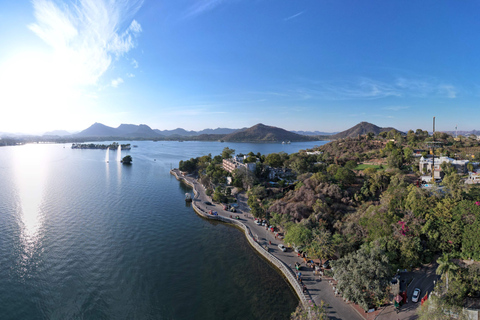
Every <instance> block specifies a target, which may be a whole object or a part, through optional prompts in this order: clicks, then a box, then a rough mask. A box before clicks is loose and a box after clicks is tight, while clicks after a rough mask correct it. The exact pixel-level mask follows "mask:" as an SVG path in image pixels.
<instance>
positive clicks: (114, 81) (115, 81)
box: [112, 77, 123, 88]
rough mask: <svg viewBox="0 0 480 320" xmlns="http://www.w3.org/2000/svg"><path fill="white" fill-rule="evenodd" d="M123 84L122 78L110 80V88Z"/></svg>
mask: <svg viewBox="0 0 480 320" xmlns="http://www.w3.org/2000/svg"><path fill="white" fill-rule="evenodd" d="M121 83H123V79H122V78H120V77H119V78H117V79H114V80H112V87H114V88H116V87H118V85H119V84H121Z"/></svg>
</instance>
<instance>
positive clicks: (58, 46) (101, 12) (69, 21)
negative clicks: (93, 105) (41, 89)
mask: <svg viewBox="0 0 480 320" xmlns="http://www.w3.org/2000/svg"><path fill="white" fill-rule="evenodd" d="M32 3H33V7H34V15H35V18H36V20H37V21H36V22H35V23H33V24H31V25H29V26H28V27H29V28H30V30H32V31H33V32H34V33H35V34H36V35H38V36H39V37H40V38H41V39H42V40H43V41H45V43H47V44H48V45H50V46H51V47H52V48H53V49H54V52H55V54H56V55H57V56H58V63H60V64H63V65H64V67H65V68H67V70H68V71H69V72H70V73H71V74H73V75H75V77H76V81H77V82H78V83H79V84H95V83H97V81H98V79H99V77H101V76H102V75H103V74H104V73H105V71H106V70H108V68H109V67H110V65H111V63H112V59H113V58H114V57H120V56H122V55H123V54H125V53H127V52H129V51H130V50H131V49H132V48H134V47H135V38H136V37H137V36H138V34H139V33H140V32H141V31H142V27H141V26H140V24H139V23H138V22H137V21H136V20H131V18H132V16H133V14H135V13H136V11H137V10H138V9H139V8H140V6H141V5H142V3H143V1H142V0H131V1H128V0H117V1H115V0H110V1H109V0H79V1H75V2H70V3H69V4H63V5H61V6H60V5H58V4H57V3H56V2H54V1H50V0H33V2H32ZM128 20H131V22H130V23H128ZM122 29H123V31H122Z"/></svg>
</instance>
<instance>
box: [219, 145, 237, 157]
mask: <svg viewBox="0 0 480 320" xmlns="http://www.w3.org/2000/svg"><path fill="white" fill-rule="evenodd" d="M234 154H235V149H230V148H229V147H225V148H223V151H222V159H229V158H231V157H232V156H233V155H234Z"/></svg>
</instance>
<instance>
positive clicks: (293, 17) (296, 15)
mask: <svg viewBox="0 0 480 320" xmlns="http://www.w3.org/2000/svg"><path fill="white" fill-rule="evenodd" d="M304 12H305V11H301V12H299V13H297V14H294V15H293V16H290V17H288V18H285V19H283V21H288V20H291V19H295V18H296V17H298V16H300V15H302V14H303V13H304Z"/></svg>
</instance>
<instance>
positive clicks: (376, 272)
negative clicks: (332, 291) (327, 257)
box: [332, 247, 391, 311]
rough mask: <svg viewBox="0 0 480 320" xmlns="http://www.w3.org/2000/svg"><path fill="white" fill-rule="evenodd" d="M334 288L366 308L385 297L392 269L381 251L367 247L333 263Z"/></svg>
mask: <svg viewBox="0 0 480 320" xmlns="http://www.w3.org/2000/svg"><path fill="white" fill-rule="evenodd" d="M332 266H333V267H334V276H335V279H337V282H338V283H337V289H338V290H339V291H340V292H341V293H342V296H343V297H344V298H346V299H348V300H350V301H353V302H355V303H357V304H359V305H360V306H361V307H362V308H363V309H364V310H365V311H366V310H368V309H370V308H371V307H372V306H378V305H381V304H382V303H383V302H384V301H385V299H386V298H387V295H388V294H387V287H388V284H389V280H390V277H391V270H390V266H389V261H388V258H387V256H386V255H385V254H384V252H383V251H381V250H379V249H376V248H373V249H368V248H366V247H362V248H360V249H359V250H358V251H356V252H354V253H350V254H347V255H346V256H344V257H342V258H340V259H338V260H337V261H333V262H332Z"/></svg>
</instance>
